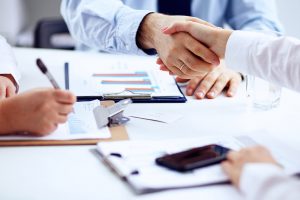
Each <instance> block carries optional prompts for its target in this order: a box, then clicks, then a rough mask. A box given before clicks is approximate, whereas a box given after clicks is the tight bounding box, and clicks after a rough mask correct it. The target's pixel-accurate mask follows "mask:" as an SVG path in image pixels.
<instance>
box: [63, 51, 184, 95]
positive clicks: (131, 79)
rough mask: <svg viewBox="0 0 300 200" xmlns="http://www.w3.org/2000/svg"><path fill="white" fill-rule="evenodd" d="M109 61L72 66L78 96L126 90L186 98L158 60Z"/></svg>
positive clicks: (71, 81) (70, 70)
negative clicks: (160, 68)
mask: <svg viewBox="0 0 300 200" xmlns="http://www.w3.org/2000/svg"><path fill="white" fill-rule="evenodd" d="M109 58H110V57H109V55H106V56H104V59H103V63H97V64H96V65H95V64H86V65H85V66H77V65H78V64H77V63H76V64H72V63H70V64H69V72H70V73H69V82H70V83H69V85H70V90H71V91H73V92H74V93H75V94H76V95H77V96H102V95H103V94H111V93H121V92H123V91H125V90H126V91H132V92H134V93H138V94H151V95H152V96H153V97H156V96H160V97H169V96H171V97H174V96H175V97H183V94H182V93H181V92H180V90H179V89H178V87H177V85H176V82H175V80H174V78H173V77H172V76H170V75H169V74H168V73H164V72H161V71H160V70H159V68H158V66H157V65H156V64H155V60H153V59H150V60H149V58H146V57H132V59H129V58H128V57H122V56H118V57H114V58H113V59H110V60H108V59H109Z"/></svg>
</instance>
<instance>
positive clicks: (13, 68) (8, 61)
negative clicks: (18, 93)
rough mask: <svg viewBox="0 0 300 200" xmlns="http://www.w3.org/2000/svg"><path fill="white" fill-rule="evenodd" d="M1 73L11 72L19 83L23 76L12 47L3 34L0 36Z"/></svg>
mask: <svg viewBox="0 0 300 200" xmlns="http://www.w3.org/2000/svg"><path fill="white" fill-rule="evenodd" d="M1 74H11V75H12V76H13V77H14V79H15V81H16V83H18V81H19V79H20V77H21V75H20V73H19V71H18V69H17V62H16V60H15V58H14V56H13V52H12V49H11V47H10V46H9V44H7V42H6V40H5V39H4V38H3V37H2V36H0V75H1Z"/></svg>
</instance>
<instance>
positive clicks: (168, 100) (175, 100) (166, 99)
mask: <svg viewBox="0 0 300 200" xmlns="http://www.w3.org/2000/svg"><path fill="white" fill-rule="evenodd" d="M64 71H65V88H66V90H69V89H70V79H69V76H70V69H69V63H67V62H66V63H65V65H64ZM174 83H175V84H176V86H177V87H178V90H179V91H180V93H181V94H182V96H170V97H145V98H135V97H129V98H130V99H131V100H132V102H133V103H185V102H186V101H187V99H186V97H185V95H184V94H183V92H182V90H181V88H180V86H179V85H178V84H177V82H176V81H175V80H174ZM126 98H128V97H126ZM95 99H98V100H100V101H104V100H105V101H106V100H113V101H115V102H118V101H121V100H123V99H124V98H117V97H115V98H104V97H103V96H77V101H92V100H95Z"/></svg>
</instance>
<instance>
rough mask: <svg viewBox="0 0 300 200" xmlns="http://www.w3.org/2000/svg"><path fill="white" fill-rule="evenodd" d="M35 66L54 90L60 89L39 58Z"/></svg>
mask: <svg viewBox="0 0 300 200" xmlns="http://www.w3.org/2000/svg"><path fill="white" fill-rule="evenodd" d="M36 64H37V66H38V68H39V69H40V70H41V72H42V73H43V74H45V75H46V76H47V78H48V80H49V81H50V82H51V84H52V86H53V87H54V88H55V89H61V88H60V87H59V85H58V83H57V81H56V80H55V79H54V77H53V76H52V74H51V73H50V71H49V70H48V68H47V67H46V65H45V64H44V63H43V61H42V60H41V59H40V58H38V59H37V60H36ZM72 111H73V113H75V111H74V109H73V110H72Z"/></svg>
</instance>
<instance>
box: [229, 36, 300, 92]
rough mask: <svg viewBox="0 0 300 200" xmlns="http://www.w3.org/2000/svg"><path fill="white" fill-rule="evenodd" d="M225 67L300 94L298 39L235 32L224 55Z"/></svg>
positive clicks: (299, 50)
mask: <svg viewBox="0 0 300 200" xmlns="http://www.w3.org/2000/svg"><path fill="white" fill-rule="evenodd" d="M225 62H226V66H229V67H230V68H232V69H234V70H236V71H239V72H242V73H244V74H250V75H255V76H258V77H260V78H262V79H265V80H268V81H270V82H273V83H275V84H278V85H281V86H285V87H288V88H291V89H294V90H296V91H298V92H300V40H297V39H294V38H291V37H272V36H270V35H265V34H262V33H253V32H242V31H235V32H233V34H232V35H231V36H230V38H229V40H228V43H227V47H226V53H225Z"/></svg>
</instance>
